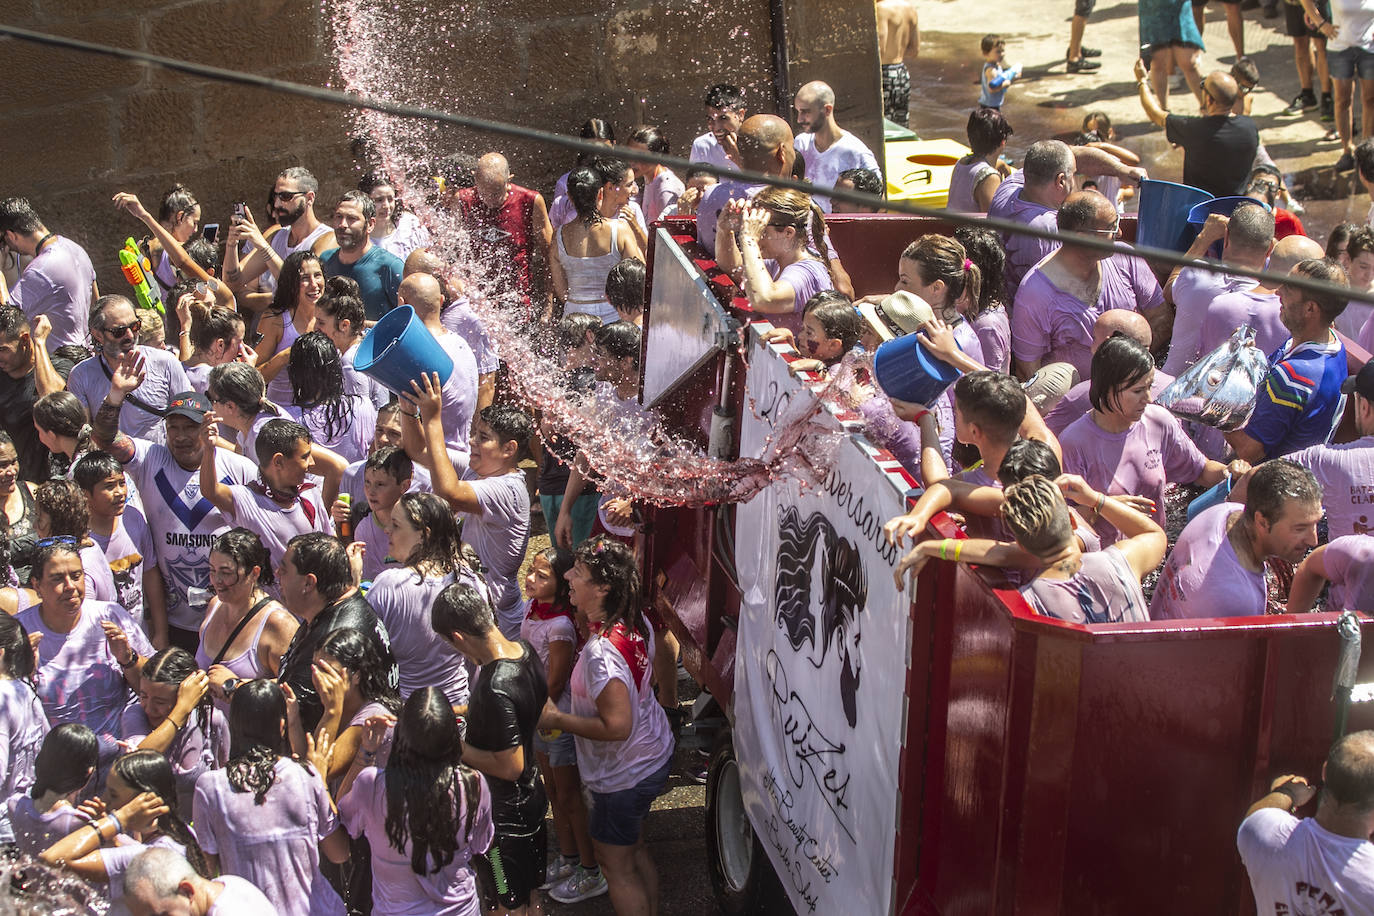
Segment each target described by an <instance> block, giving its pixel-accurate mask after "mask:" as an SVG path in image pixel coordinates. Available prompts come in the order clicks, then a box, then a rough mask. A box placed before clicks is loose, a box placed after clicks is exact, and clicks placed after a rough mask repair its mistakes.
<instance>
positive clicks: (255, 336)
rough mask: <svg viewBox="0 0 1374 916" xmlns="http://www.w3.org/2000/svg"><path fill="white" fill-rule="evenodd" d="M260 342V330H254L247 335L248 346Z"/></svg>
mask: <svg viewBox="0 0 1374 916" xmlns="http://www.w3.org/2000/svg"><path fill="white" fill-rule="evenodd" d="M260 343H262V332H260V331H254V332H253V333H252V334H249V335H248V346H250V347H256V346H257V345H258V344H260Z"/></svg>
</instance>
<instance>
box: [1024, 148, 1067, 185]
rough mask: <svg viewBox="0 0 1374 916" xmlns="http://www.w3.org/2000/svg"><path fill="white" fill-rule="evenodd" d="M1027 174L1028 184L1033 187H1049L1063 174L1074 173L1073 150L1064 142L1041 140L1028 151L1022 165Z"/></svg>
mask: <svg viewBox="0 0 1374 916" xmlns="http://www.w3.org/2000/svg"><path fill="white" fill-rule="evenodd" d="M1021 170H1022V171H1023V172H1025V173H1026V184H1027V185H1029V186H1031V187H1038V186H1041V185H1047V184H1049V183H1050V182H1052V181H1054V179H1055V178H1056V177H1058V176H1059V174H1060V173H1061V172H1067V173H1068V174H1069V175H1072V174H1073V172H1074V157H1073V150H1072V149H1070V148H1069V145H1068V144H1067V143H1065V142H1063V141H1062V140H1040V141H1037V142H1035V143H1032V144H1031V145H1030V148H1029V149H1027V150H1026V158H1025V160H1024V161H1023V162H1022V164H1021Z"/></svg>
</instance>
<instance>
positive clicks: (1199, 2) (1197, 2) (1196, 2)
mask: <svg viewBox="0 0 1374 916" xmlns="http://www.w3.org/2000/svg"><path fill="white" fill-rule="evenodd" d="M1221 2H1222V3H1224V4H1226V5H1227V6H1235V5H1236V4H1238V3H1240V0H1221ZM1206 5H1207V0H1193V6H1206Z"/></svg>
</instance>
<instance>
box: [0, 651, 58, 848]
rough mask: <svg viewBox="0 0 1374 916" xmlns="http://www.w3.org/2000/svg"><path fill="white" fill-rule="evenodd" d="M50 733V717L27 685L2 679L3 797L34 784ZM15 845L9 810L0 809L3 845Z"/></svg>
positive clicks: (0, 745)
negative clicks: (39, 760)
mask: <svg viewBox="0 0 1374 916" xmlns="http://www.w3.org/2000/svg"><path fill="white" fill-rule="evenodd" d="M47 734H48V717H47V715H46V714H45V713H44V712H43V704H42V702H41V701H39V699H38V694H37V693H35V692H34V690H33V688H32V687H30V686H29V685H28V682H26V681H22V680H16V679H14V678H8V677H7V678H0V791H3V792H4V795H3V796H0V797H3V798H9V797H10V796H11V795H14V794H15V793H17V792H23V791H24V790H26V789H28V788H29V786H31V785H33V778H34V772H33V770H34V761H35V760H37V758H38V749H39V748H40V747H42V745H43V738H44V737H46V736H47ZM13 842H14V828H13V827H12V826H11V825H10V814H9V809H8V808H3V807H0V843H13Z"/></svg>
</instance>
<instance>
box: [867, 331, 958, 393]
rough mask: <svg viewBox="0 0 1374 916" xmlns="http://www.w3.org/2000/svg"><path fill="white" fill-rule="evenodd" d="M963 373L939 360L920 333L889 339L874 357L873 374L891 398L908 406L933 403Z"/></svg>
mask: <svg viewBox="0 0 1374 916" xmlns="http://www.w3.org/2000/svg"><path fill="white" fill-rule="evenodd" d="M962 374H963V373H962V372H960V371H959V370H958V369H956V368H954V367H953V366H951V365H950V364H949V363H947V362H945V361H944V360H941V359H936V358H935V357H934V356H932V355H931V354H930V351H928V350H927V349H926V348H925V346H924V345H923V344H922V343H921V335H920V334H906V335H904V336H902V337H898V338H897V339H896V340H889V341H887V342H886V343H884V344H882V345H881V346H879V347H878V352H876V353H874V354H873V375H874V377H875V378H876V379H877V380H878V386H879V387H880V388H882V389H883V391H884V392H885V393H886V394H887V396H888V397H890V398H896V399H897V400H899V401H906V402H907V403H909V404H924V405H925V406H927V407H929V406H930V405H932V404H934V403H935V401H936V400H937V399H938V398H939V397H940V395H942V394H944V393H945V389H946V388H948V387H949V386H950V385H952V384H954V382H955V380H956V379H958V378H959V376H960V375H962Z"/></svg>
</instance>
